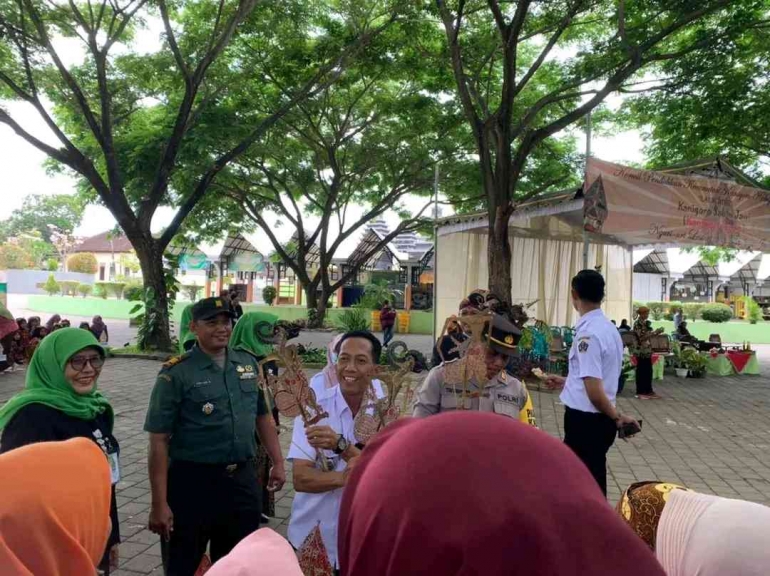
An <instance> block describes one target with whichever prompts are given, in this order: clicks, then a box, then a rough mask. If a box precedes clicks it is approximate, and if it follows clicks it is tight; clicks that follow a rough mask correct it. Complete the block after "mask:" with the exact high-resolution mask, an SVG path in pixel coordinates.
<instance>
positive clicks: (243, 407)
mask: <svg viewBox="0 0 770 576" xmlns="http://www.w3.org/2000/svg"><path fill="white" fill-rule="evenodd" d="M232 319H233V313H232V311H231V310H230V307H229V305H228V303H227V302H225V301H224V300H223V299H222V298H206V299H204V300H200V301H199V302H197V303H195V304H194V305H193V307H192V321H191V322H190V330H191V331H192V332H193V333H194V334H195V337H196V340H197V343H196V345H195V346H194V347H193V348H192V350H190V351H189V352H186V353H185V354H183V355H182V356H178V357H176V358H172V359H171V360H170V361H168V362H166V363H165V364H164V365H163V368H162V369H161V371H160V374H158V379H157V381H156V382H155V387H154V388H153V390H152V395H151V397H150V406H149V408H148V410H147V418H146V421H145V425H144V429H145V430H146V431H147V432H149V433H150V451H149V473H150V484H151V488H152V508H151V512H150V519H149V524H150V530H152V531H153V532H156V533H157V534H160V535H161V548H162V552H163V556H164V567H165V569H166V573H167V574H168V575H169V576H192V575H193V574H194V573H195V571H196V569H197V568H198V565H199V563H200V561H201V558H202V557H203V554H204V552H205V551H206V547H207V545H208V544H209V542H210V543H211V557H212V560H213V561H216V560H218V559H219V558H221V557H222V556H224V555H226V554H228V553H229V552H230V550H231V549H232V548H233V547H234V546H235V545H236V544H237V543H238V542H239V541H240V540H242V539H243V538H244V537H245V536H247V535H248V534H250V533H251V532H253V531H254V530H257V529H258V528H259V523H260V515H261V502H260V500H261V489H260V486H259V482H258V480H257V470H256V465H255V455H256V442H255V436H254V433H255V430H256V431H257V432H258V433H259V437H260V440H261V441H262V443H263V445H264V446H265V448H266V450H267V452H268V455H269V456H270V459H271V460H272V463H273V466H272V469H271V471H270V477H269V480H268V489H269V490H279V489H280V488H281V487H282V486H283V483H284V482H285V480H286V472H285V470H284V464H283V455H282V454H281V448H280V445H279V443H278V435H277V432H276V428H275V424H274V423H273V419H272V416H271V415H270V413H269V412H268V410H267V407H266V404H265V400H264V398H263V396H262V392H261V391H260V388H259V386H258V384H257V382H258V381H257V368H258V365H257V363H256V362H255V360H254V359H253V358H252V357H251V356H250V355H249V354H247V353H245V352H240V351H237V350H231V349H229V348H228V341H229V340H230V334H231V332H232Z"/></svg>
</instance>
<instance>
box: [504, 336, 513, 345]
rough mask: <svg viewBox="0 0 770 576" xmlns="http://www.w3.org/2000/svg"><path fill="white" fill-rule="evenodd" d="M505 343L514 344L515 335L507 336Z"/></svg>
mask: <svg viewBox="0 0 770 576" xmlns="http://www.w3.org/2000/svg"><path fill="white" fill-rule="evenodd" d="M505 343H506V344H513V336H511V335H510V334H509V335H508V336H506V337H505Z"/></svg>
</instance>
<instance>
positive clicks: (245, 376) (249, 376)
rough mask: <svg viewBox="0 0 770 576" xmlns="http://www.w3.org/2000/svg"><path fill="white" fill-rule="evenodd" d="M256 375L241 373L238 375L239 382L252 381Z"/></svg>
mask: <svg viewBox="0 0 770 576" xmlns="http://www.w3.org/2000/svg"><path fill="white" fill-rule="evenodd" d="M256 377H257V375H256V374H255V373H254V372H242V373H241V374H239V375H238V379H239V380H254V378H256Z"/></svg>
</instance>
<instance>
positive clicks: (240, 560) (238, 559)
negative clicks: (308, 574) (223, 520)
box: [206, 528, 302, 576]
mask: <svg viewBox="0 0 770 576" xmlns="http://www.w3.org/2000/svg"><path fill="white" fill-rule="evenodd" d="M206 574H207V576H302V570H300V568H299V562H297V554H296V553H295V552H294V549H293V548H292V547H291V544H289V542H288V541H287V540H286V539H285V538H283V537H282V536H280V535H279V534H277V533H276V532H274V531H273V530H271V529H270V528H261V529H260V530H257V531H255V532H252V533H251V534H250V535H249V536H247V537H246V538H244V539H243V540H241V541H240V543H239V544H238V545H237V546H236V547H235V548H233V550H232V552H230V553H229V554H228V555H227V556H225V557H224V558H222V559H221V560H219V561H218V562H217V563H216V564H214V565H213V566H212V567H211V568H210V569H209V571H208V572H206Z"/></svg>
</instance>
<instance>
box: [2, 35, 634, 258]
mask: <svg viewBox="0 0 770 576" xmlns="http://www.w3.org/2000/svg"><path fill="white" fill-rule="evenodd" d="M160 32H161V27H160V24H159V22H154V21H152V20H150V21H149V24H148V26H147V28H145V29H144V30H141V31H140V33H139V34H138V35H137V38H136V40H135V43H134V45H135V46H137V47H141V49H140V50H141V51H144V52H152V51H155V50H157V49H158V47H159V46H160V43H159V36H160ZM78 42H79V41H78V40H77V39H61V38H60V39H58V40H57V41H56V46H57V50H58V52H59V54H60V55H61V56H62V59H63V61H64V63H65V65H70V64H73V63H76V62H77V61H78V60H79V59H80V58H81V55H82V50H81V48H80V46H79V44H78ZM116 48H117V47H116ZM620 103H621V100H620V98H618V97H615V98H610V99H609V100H608V102H607V105H608V106H610V107H611V108H616V107H617V106H619V104H620ZM0 105H2V106H3V107H4V108H5V109H6V110H7V111H8V112H9V114H10V115H11V117H13V118H14V119H15V120H16V121H17V122H18V123H19V124H20V125H21V126H22V127H24V128H25V129H26V130H27V131H29V132H31V133H32V134H33V135H35V136H36V137H38V138H40V139H42V140H43V141H45V142H48V143H50V144H53V145H56V144H57V142H56V140H55V138H54V137H53V135H52V134H51V133H50V131H49V129H48V127H47V126H46V125H45V124H44V122H43V121H42V120H41V119H40V118H39V116H38V115H37V113H36V112H35V111H34V109H32V107H31V106H29V105H27V104H23V103H20V102H3V101H0ZM591 147H592V152H593V156H595V157H597V158H601V159H603V160H607V161H610V162H617V163H621V164H623V163H628V162H637V163H641V162H643V160H644V154H643V147H644V143H643V140H642V136H641V134H640V133H639V132H637V131H627V132H622V133H619V134H616V135H614V136H609V137H607V136H596V135H595V136H594V138H593V139H592V142H591ZM45 160H46V157H45V155H44V154H43V153H42V152H39V151H38V150H37V149H35V148H34V147H33V146H32V145H30V144H27V143H26V142H25V141H24V140H22V139H21V138H20V137H18V136H17V135H16V134H15V133H14V132H13V131H12V130H11V129H10V128H9V127H7V126H6V125H5V124H0V220H4V219H6V218H8V217H9V216H10V215H11V212H12V211H13V210H14V209H16V208H20V207H21V205H22V203H23V202H24V199H25V198H26V197H28V196H30V195H33V194H72V193H73V192H74V191H75V180H74V179H73V178H71V177H69V176H67V175H61V174H58V175H49V174H48V173H47V172H46V170H45V168H44V162H45ZM424 202H425V199H424V198H411V199H407V202H406V206H407V208H409V209H410V210H412V211H418V210H419V209H421V208H422V206H423V204H424ZM442 210H443V214H444V215H447V214H448V213H450V212H449V208H448V207H447V206H444V207H442ZM361 213H362V210H361V209H360V208H353V209H352V210H351V211H350V215H349V218H350V219H351V220H352V219H353V218H354V217H355V216H356V215H358V214H361ZM173 215H174V210H173V209H171V208H169V207H160V208H159V209H158V210H157V211H156V214H155V217H154V219H153V222H152V228H153V230H154V231H157V230H160V229H162V228H163V227H164V226H165V225H167V224H168V223H169V222H170V221H171V219H172V217H173ZM385 220H386V221H387V223H388V224H389V225H390V227H391V228H394V227H395V226H397V225H398V223H399V219H398V216H397V215H396V214H395V213H387V214H386V215H385ZM115 224H116V222H115V219H114V218H113V217H112V214H110V212H109V210H107V209H106V208H104V207H102V206H98V205H91V206H88V207H87V208H86V211H85V214H84V216H83V221H82V223H81V225H80V226H79V227H78V228H77V229H76V230H75V234H76V235H77V236H81V237H88V236H94V235H96V234H99V233H101V232H104V231H106V230H110V229H112V228H114V227H115ZM291 233H292V231H291V230H290V229H289V226H284V227H283V228H281V229H279V232H278V234H279V239H280V240H281V241H285V240H288V239H289V237H290V236H291ZM282 236H285V238H283V237H282ZM354 236H357V235H354ZM253 238H254V242H255V244H258V245H257V248H258V249H259V250H260V251H263V250H264V249H266V248H269V246H270V242H269V239H268V238H267V236H266V235H265V234H264V233H263V232H262V233H257V234H256V235H254V236H253Z"/></svg>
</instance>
